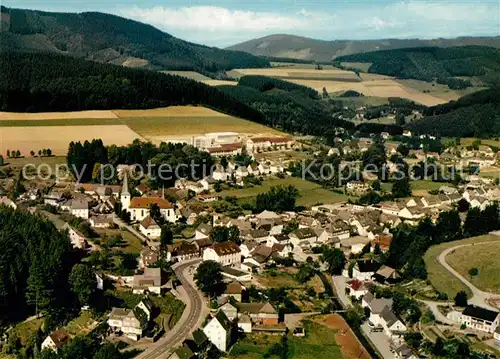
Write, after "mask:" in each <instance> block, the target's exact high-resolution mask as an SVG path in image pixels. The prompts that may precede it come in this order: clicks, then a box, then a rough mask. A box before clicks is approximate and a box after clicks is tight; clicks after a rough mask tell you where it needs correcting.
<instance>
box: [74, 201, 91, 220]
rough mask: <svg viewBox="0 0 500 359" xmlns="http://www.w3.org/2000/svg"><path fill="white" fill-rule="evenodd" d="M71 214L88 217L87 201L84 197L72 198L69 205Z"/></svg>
mask: <svg viewBox="0 0 500 359" xmlns="http://www.w3.org/2000/svg"><path fill="white" fill-rule="evenodd" d="M70 210H71V214H72V215H73V216H75V217H79V218H83V219H88V218H89V202H88V201H87V200H85V199H73V200H71V206H70Z"/></svg>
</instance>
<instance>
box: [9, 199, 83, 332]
mask: <svg viewBox="0 0 500 359" xmlns="http://www.w3.org/2000/svg"><path fill="white" fill-rule="evenodd" d="M0 245H1V247H2V250H1V251H0V324H5V323H9V322H11V321H14V320H19V319H24V318H26V317H27V316H29V315H32V314H35V311H36V310H38V312H41V311H49V312H55V311H57V310H59V309H61V308H64V307H65V306H72V305H73V303H74V302H73V301H72V300H68V299H71V297H70V288H69V284H68V277H69V273H70V270H71V268H72V266H73V264H74V262H75V261H74V255H73V253H72V252H73V249H72V246H71V243H70V240H69V238H68V235H67V234H65V233H61V232H59V231H58V230H57V229H56V228H55V227H54V225H53V224H52V223H51V222H48V221H46V220H44V219H42V218H41V217H39V216H35V215H32V214H29V213H27V212H21V211H14V210H12V209H11V208H7V207H5V206H0Z"/></svg>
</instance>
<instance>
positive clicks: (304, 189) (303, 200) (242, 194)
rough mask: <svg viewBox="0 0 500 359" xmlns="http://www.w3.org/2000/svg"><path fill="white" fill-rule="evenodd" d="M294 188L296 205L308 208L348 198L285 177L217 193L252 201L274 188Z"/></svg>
mask: <svg viewBox="0 0 500 359" xmlns="http://www.w3.org/2000/svg"><path fill="white" fill-rule="evenodd" d="M288 185H291V186H294V187H295V188H297V190H298V191H299V196H300V197H299V198H298V199H297V205H299V206H305V207H310V206H313V205H315V204H319V203H322V204H327V203H338V202H346V201H347V200H348V199H349V197H348V196H347V195H345V194H340V193H336V192H333V191H330V190H327V189H325V188H323V187H321V186H320V185H319V184H317V183H314V182H310V181H307V180H303V179H302V178H298V177H287V178H283V179H277V178H276V179H268V180H265V181H263V182H262V185H260V186H254V187H249V188H243V189H231V190H225V191H222V192H220V193H219V195H220V196H221V197H226V196H234V197H237V198H244V199H245V200H252V199H253V198H255V197H256V196H257V195H258V194H259V193H262V192H266V191H268V190H269V189H270V188H271V187H274V186H288Z"/></svg>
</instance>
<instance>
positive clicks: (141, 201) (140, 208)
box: [128, 197, 177, 222]
mask: <svg viewBox="0 0 500 359" xmlns="http://www.w3.org/2000/svg"><path fill="white" fill-rule="evenodd" d="M153 204H156V205H157V206H158V208H159V209H160V214H161V215H162V217H163V218H165V220H167V221H168V222H175V221H176V220H177V216H176V215H175V209H174V206H173V205H172V203H170V202H169V201H167V200H166V199H163V198H159V197H134V198H132V200H131V201H130V206H129V208H128V211H129V212H130V219H131V220H132V221H142V220H143V219H144V218H146V217H148V216H149V215H150V208H151V206H152V205H153Z"/></svg>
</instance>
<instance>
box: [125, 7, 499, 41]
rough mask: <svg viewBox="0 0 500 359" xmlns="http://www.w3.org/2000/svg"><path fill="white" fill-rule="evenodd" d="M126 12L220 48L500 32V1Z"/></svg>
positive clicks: (144, 20) (126, 14)
mask: <svg viewBox="0 0 500 359" xmlns="http://www.w3.org/2000/svg"><path fill="white" fill-rule="evenodd" d="M365 4H366V3H365ZM325 6H329V8H326V7H325ZM120 14H121V15H123V16H126V17H129V18H132V19H135V20H138V21H142V22H145V23H149V24H151V25H154V26H156V27H158V28H160V29H162V30H165V31H167V32H169V33H171V34H173V35H175V36H178V37H181V38H183V39H186V40H189V41H194V42H201V43H206V44H210V45H217V46H225V45H230V44H233V43H237V42H240V41H245V40H248V39H250V38H255V37H260V36H264V35H269V34H275V33H289V34H295V35H302V36H309V37H315V38H319V39H324V40H333V39H353V40H355V39H373V38H408V37H413V38H416V37H420V38H437V37H455V36H464V35H499V34H500V23H499V21H500V20H499V17H500V2H499V3H488V2H472V3H471V2H467V3H466V2H463V3H461V2H453V3H451V2H440V1H439V0H430V1H401V2H399V1H398V2H392V3H387V2H385V3H371V4H370V5H364V4H361V5H360V4H357V6H352V5H348V4H346V3H343V4H341V3H334V4H333V5H324V6H322V7H320V6H318V4H317V3H316V5H315V7H314V9H307V8H302V9H298V10H294V11H291V10H290V11H288V12H283V11H279V10H276V11H274V12H272V11H251V10H238V9H229V8H225V7H219V6H188V7H164V6H155V7H150V8H144V7H138V6H135V7H132V8H125V9H122V10H121V12H120Z"/></svg>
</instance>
